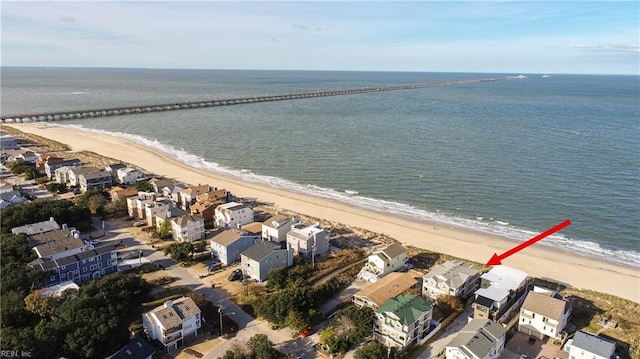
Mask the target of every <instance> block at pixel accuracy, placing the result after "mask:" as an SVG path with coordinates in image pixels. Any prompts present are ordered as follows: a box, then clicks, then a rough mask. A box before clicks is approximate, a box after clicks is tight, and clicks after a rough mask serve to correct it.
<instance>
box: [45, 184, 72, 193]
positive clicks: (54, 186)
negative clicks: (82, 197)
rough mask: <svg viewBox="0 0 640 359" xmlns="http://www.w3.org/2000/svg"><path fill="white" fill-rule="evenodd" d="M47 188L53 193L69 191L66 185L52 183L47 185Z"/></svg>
mask: <svg viewBox="0 0 640 359" xmlns="http://www.w3.org/2000/svg"><path fill="white" fill-rule="evenodd" d="M45 188H46V189H47V191H49V192H51V193H60V192H63V191H65V190H66V189H67V186H66V185H65V184H64V183H58V182H51V183H47V184H46V186H45Z"/></svg>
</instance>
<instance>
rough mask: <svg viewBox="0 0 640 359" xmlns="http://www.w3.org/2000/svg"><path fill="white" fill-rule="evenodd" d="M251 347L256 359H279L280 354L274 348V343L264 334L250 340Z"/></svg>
mask: <svg viewBox="0 0 640 359" xmlns="http://www.w3.org/2000/svg"><path fill="white" fill-rule="evenodd" d="M249 347H250V348H251V351H252V352H253V358H255V359H278V358H279V357H280V353H279V352H278V351H277V350H276V348H274V346H273V342H272V341H271V340H269V337H267V336H266V335H264V334H256V335H254V336H252V337H251V338H250V339H249Z"/></svg>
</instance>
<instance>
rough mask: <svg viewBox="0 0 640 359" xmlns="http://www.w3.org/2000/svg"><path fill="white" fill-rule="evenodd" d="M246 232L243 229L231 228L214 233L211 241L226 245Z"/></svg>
mask: <svg viewBox="0 0 640 359" xmlns="http://www.w3.org/2000/svg"><path fill="white" fill-rule="evenodd" d="M247 234H248V233H247V232H245V231H241V230H239V229H236V228H231V229H227V230H224V231H222V233H220V234H217V235H215V236H214V237H213V238H212V239H211V241H213V242H215V243H218V244H220V245H222V246H225V247H226V246H228V245H230V244H232V243H233V242H235V241H237V240H238V239H239V238H240V237H242V236H244V235H247Z"/></svg>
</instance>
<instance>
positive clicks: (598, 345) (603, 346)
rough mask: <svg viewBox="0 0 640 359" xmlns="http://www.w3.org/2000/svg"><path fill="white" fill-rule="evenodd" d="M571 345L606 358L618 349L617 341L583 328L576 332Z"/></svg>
mask: <svg viewBox="0 0 640 359" xmlns="http://www.w3.org/2000/svg"><path fill="white" fill-rule="evenodd" d="M571 345H572V347H576V348H580V349H582V350H584V351H587V352H590V353H593V354H596V355H599V356H601V357H605V358H610V357H611V356H612V355H613V353H614V352H615V350H616V343H615V342H612V341H610V340H607V339H605V338H602V337H599V336H597V335H593V334H590V333H587V332H584V331H582V330H580V331H578V332H576V336H575V337H573V344H571Z"/></svg>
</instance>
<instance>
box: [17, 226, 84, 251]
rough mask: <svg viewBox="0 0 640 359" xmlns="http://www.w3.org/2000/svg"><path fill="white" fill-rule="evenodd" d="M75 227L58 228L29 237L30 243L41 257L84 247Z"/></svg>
mask: <svg viewBox="0 0 640 359" xmlns="http://www.w3.org/2000/svg"><path fill="white" fill-rule="evenodd" d="M77 233H78V232H77V231H76V230H75V229H57V230H55V231H50V232H45V233H39V234H35V235H33V236H30V237H29V244H30V245H31V247H33V248H34V249H35V250H36V251H37V253H38V255H39V256H40V257H49V256H51V255H54V254H56V253H60V252H64V251H67V250H70V249H75V248H81V247H84V242H82V240H81V239H80V238H79V236H77V235H76V234H77Z"/></svg>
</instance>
